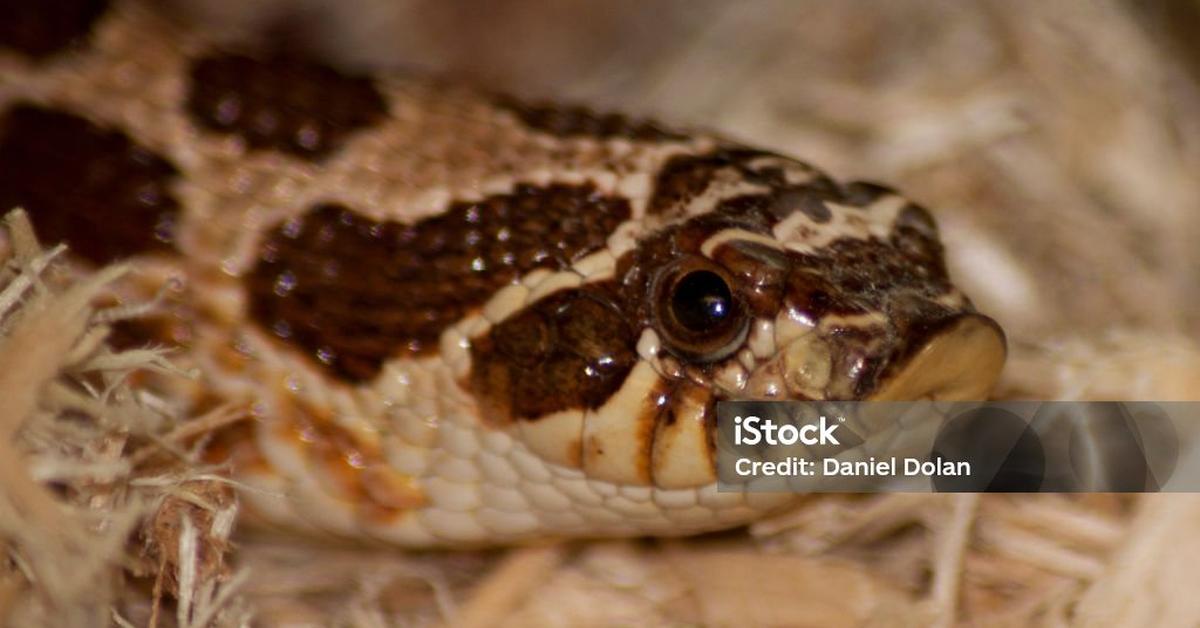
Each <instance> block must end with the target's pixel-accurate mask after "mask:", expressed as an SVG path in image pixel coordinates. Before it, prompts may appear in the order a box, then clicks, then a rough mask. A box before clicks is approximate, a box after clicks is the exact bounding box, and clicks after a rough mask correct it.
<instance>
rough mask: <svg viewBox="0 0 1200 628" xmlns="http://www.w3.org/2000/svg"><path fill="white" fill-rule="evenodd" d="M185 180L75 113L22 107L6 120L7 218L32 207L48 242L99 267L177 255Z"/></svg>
mask: <svg viewBox="0 0 1200 628" xmlns="http://www.w3.org/2000/svg"><path fill="white" fill-rule="evenodd" d="M178 174H179V172H178V170H176V168H175V166H174V164H172V163H171V162H170V161H168V160H167V159H166V158H164V157H163V156H161V155H159V154H157V153H155V152H153V151H151V150H149V149H148V148H146V147H144V146H141V145H139V144H137V143H136V142H134V141H133V140H131V139H130V138H129V136H127V135H126V134H125V133H123V132H121V131H119V130H115V129H110V128H106V127H101V126H98V125H96V124H93V123H92V122H90V121H88V120H86V119H84V118H82V117H80V116H77V115H75V114H73V113H68V112H65V111H59V110H56V109H49V108H46V107H42V106H39V105H32V104H18V105H15V106H13V107H12V108H11V109H9V110H8V111H7V112H6V113H5V114H4V116H3V117H2V118H0V211H7V210H9V209H11V208H13V207H17V206H21V207H24V208H25V209H26V211H28V212H29V215H30V216H31V217H32V219H33V223H34V226H35V227H36V229H37V231H38V235H39V236H40V237H41V238H42V239H43V240H45V241H47V242H64V241H65V242H66V243H67V244H68V245H69V246H70V247H71V250H72V251H73V252H74V253H76V254H77V255H80V256H82V257H83V258H85V259H87V260H89V261H91V262H95V263H97V264H103V263H107V262H110V261H112V260H114V259H118V258H123V257H128V256H131V255H137V254H140V253H148V252H153V251H167V250H171V249H172V248H173V246H172V242H173V240H174V234H175V227H176V222H177V220H178V218H179V211H180V207H179V202H178V201H177V200H176V198H175V196H174V194H173V193H172V191H171V187H172V184H173V182H174V181H175V179H176V177H177V176H178Z"/></svg>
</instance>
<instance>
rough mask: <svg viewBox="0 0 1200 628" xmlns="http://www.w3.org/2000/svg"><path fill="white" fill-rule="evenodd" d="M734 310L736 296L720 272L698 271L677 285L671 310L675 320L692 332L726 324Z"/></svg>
mask: <svg viewBox="0 0 1200 628" xmlns="http://www.w3.org/2000/svg"><path fill="white" fill-rule="evenodd" d="M732 310H733V295H732V294H730V292H729V286H728V284H726V283H725V280H724V279H722V278H721V276H720V275H718V274H716V273H714V272H712V271H708V270H697V271H693V272H691V273H688V274H687V275H686V276H684V278H683V279H680V280H679V283H677V284H675V294H673V295H671V311H672V313H673V314H674V315H675V320H676V321H678V322H679V324H680V325H683V326H684V327H685V328H687V329H688V330H690V331H694V332H703V331H707V330H709V329H712V328H713V327H719V326H721V324H722V323H724V322H725V321H726V320H727V319H728V318H729V317H730V315H732V313H733V312H732Z"/></svg>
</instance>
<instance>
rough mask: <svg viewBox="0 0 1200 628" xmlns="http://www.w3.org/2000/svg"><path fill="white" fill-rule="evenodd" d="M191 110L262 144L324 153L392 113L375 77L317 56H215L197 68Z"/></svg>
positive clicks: (312, 155) (198, 118)
mask: <svg viewBox="0 0 1200 628" xmlns="http://www.w3.org/2000/svg"><path fill="white" fill-rule="evenodd" d="M187 110H188V112H189V113H190V114H191V116H192V119H193V120H194V121H195V123H196V124H197V125H198V126H200V127H201V128H204V129H208V130H210V131H215V132H218V133H225V134H232V135H236V136H238V137H240V138H241V139H242V140H243V141H244V142H245V143H246V145H247V146H248V147H249V148H251V149H255V150H277V151H281V152H285V153H289V154H292V155H297V156H300V157H304V158H307V159H319V158H321V157H324V156H326V155H328V154H330V153H332V152H333V151H335V150H336V149H337V148H339V147H340V146H341V145H342V144H344V143H345V142H346V141H347V139H348V138H349V137H350V136H351V135H353V134H354V133H356V132H359V131H361V130H363V129H366V128H369V127H372V126H375V125H377V124H379V123H381V122H382V121H383V119H384V118H385V117H386V116H387V111H388V109H387V103H386V101H385V100H384V97H383V94H382V93H380V91H379V89H378V88H377V87H376V86H375V84H374V82H372V81H371V79H369V78H366V77H363V76H352V75H348V74H343V73H341V72H339V71H338V70H335V69H333V68H331V67H329V66H326V65H322V64H319V63H314V62H311V61H307V60H303V59H297V58H291V57H285V56H273V57H269V58H265V59H258V58H254V57H250V56H245V55H236V54H229V55H214V56H208V57H203V58H200V59H197V60H196V61H195V62H193V64H192V67H191V72H190V83H189V91H188V96H187Z"/></svg>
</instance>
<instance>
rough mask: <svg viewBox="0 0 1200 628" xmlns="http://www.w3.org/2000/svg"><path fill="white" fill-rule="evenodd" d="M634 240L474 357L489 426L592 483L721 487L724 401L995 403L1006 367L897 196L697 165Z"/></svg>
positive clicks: (750, 157)
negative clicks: (504, 422)
mask: <svg viewBox="0 0 1200 628" xmlns="http://www.w3.org/2000/svg"><path fill="white" fill-rule="evenodd" d="M632 225H633V227H634V228H635V229H633V230H634V231H636V235H635V236H633V237H626V238H624V239H621V238H618V237H616V236H614V237H613V238H610V241H609V248H608V249H607V250H606V251H604V252H602V254H603V255H604V256H609V257H607V258H606V259H611V260H613V263H612V265H611V266H612V267H611V269H607V270H606V272H602V273H598V274H596V275H594V276H595V279H592V278H591V276H587V277H586V278H585V279H584V280H582V281H579V282H570V287H568V288H565V289H560V290H557V291H552V292H549V293H548V294H547V296H544V297H543V298H540V299H536V300H534V301H533V302H532V303H530V304H528V305H527V306H526V307H525V308H524V309H523V310H522V311H521V312H519V313H518V314H516V315H514V316H512V317H510V318H508V319H507V320H505V321H503V322H501V323H500V324H498V325H497V326H495V327H494V328H493V329H492V330H491V333H490V334H489V337H488V338H484V339H482V341H481V342H478V343H476V346H475V350H474V355H473V360H472V364H473V368H474V371H473V380H472V383H473V386H474V388H475V392H476V397H477V398H480V399H482V400H484V403H485V406H487V409H488V410H489V411H490V414H492V415H498V416H502V417H505V418H507V419H510V420H515V421H517V422H519V423H520V425H521V430H522V431H523V433H524V435H525V437H526V442H527V443H528V444H529V445H530V446H531V447H532V448H533V449H534V450H535V451H537V452H538V453H540V454H542V455H543V456H544V457H547V458H549V459H550V460H552V461H554V462H556V463H559V464H564V465H568V466H574V467H580V468H582V469H583V470H584V471H585V473H586V474H587V476H588V477H589V478H599V479H602V480H607V481H610V482H613V483H616V484H643V485H644V484H651V485H654V486H657V487H661V488H687V487H698V486H704V485H705V484H706V483H711V482H712V481H713V478H714V473H713V468H714V458H713V456H714V454H713V445H712V442H713V441H712V438H713V430H714V425H715V414H716V413H715V405H716V402H717V401H720V400H738V399H802V400H806V399H815V400H858V399H891V400H899V399H913V400H916V399H937V400H966V399H982V398H984V397H986V395H987V394H988V392H989V390H990V389H991V387H992V385H993V383H994V382H995V381H996V379H997V378H998V376H999V373H1000V369H1001V367H1002V366H1003V363H1004V359H1005V340H1004V334H1003V332H1002V331H1001V329H1000V327H999V326H998V325H997V324H996V323H995V322H994V321H993V320H992V319H990V318H988V317H987V316H984V315H982V314H980V313H978V312H976V311H975V309H974V307H973V306H972V305H971V302H970V301H969V300H968V299H967V298H966V297H965V296H964V295H963V294H962V293H961V292H960V291H959V290H958V289H957V288H955V287H954V285H953V284H952V283H951V282H950V279H949V276H948V273H947V270H946V266H945V263H944V260H943V249H942V244H941V242H940V240H939V238H938V231H937V227H936V225H935V223H934V221H933V219H932V217H931V216H930V214H929V212H927V211H926V210H925V209H923V208H922V207H920V206H919V205H917V204H915V203H913V202H910V201H908V200H906V199H905V198H903V197H901V196H899V195H897V194H895V193H893V192H892V191H890V190H888V189H887V188H884V187H882V186H878V185H873V184H865V183H851V184H846V185H842V184H838V183H836V182H834V181H833V180H831V179H830V178H828V177H826V176H824V175H822V174H821V173H820V172H818V171H816V170H815V169H813V168H811V167H809V166H807V165H806V164H803V163H801V162H797V161H794V160H790V159H787V158H783V157H779V156H777V155H773V154H769V153H763V152H758V151H750V150H743V149H728V150H720V151H716V152H714V153H710V154H706V155H700V156H695V155H689V156H681V157H676V158H675V159H673V160H672V161H670V162H669V163H667V164H666V165H665V166H664V167H663V169H662V170H661V171H660V174H659V176H658V178H657V180H656V182H655V189H654V192H653V194H652V196H651V197H650V198H649V200H648V201H647V203H646V210H645V214H644V215H643V216H642V217H640V219H637V220H634V221H632ZM593 265H595V264H593V263H592V262H591V261H585V262H582V266H584V267H589V268H590V267H591V266H593ZM600 265H603V264H600ZM582 274H584V275H586V274H587V273H582ZM518 361H520V364H519V365H517V362H518ZM488 404H490V405H488Z"/></svg>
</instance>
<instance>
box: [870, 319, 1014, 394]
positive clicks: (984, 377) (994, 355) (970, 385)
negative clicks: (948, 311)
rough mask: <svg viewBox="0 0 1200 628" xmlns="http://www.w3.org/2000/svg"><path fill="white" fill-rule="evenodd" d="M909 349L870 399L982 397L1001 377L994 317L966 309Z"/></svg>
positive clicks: (1000, 338) (999, 334) (1001, 342)
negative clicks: (912, 348)
mask: <svg viewBox="0 0 1200 628" xmlns="http://www.w3.org/2000/svg"><path fill="white" fill-rule="evenodd" d="M907 353H908V356H907V359H905V360H904V361H903V363H902V364H901V365H900V366H899V367H898V368H893V369H892V373H891V374H890V376H888V377H887V378H886V379H885V380H883V381H881V382H880V384H879V386H878V387H877V388H876V390H875V392H874V393H873V394H872V395H871V399H873V400H879V401H897V400H910V399H932V400H935V401H972V400H982V399H985V398H986V397H987V395H988V393H989V392H990V391H991V389H992V387H993V386H994V385H995V383H996V380H998V379H999V377H1000V372H1001V370H1002V369H1003V367H1004V361H1005V358H1006V356H1007V345H1006V343H1005V337H1004V331H1003V330H1002V329H1001V328H1000V326H999V325H998V324H997V323H996V321H994V320H992V319H991V318H989V317H987V316H984V315H982V314H978V313H974V312H970V313H964V314H960V315H959V316H957V317H955V318H954V319H952V320H951V321H949V322H947V323H944V324H943V325H942V326H940V328H939V329H938V330H937V331H936V332H934V333H932V334H931V335H930V336H929V337H928V338H926V339H924V340H923V341H922V342H920V343H919V347H918V348H916V349H915V350H911V349H910V350H908V351H907Z"/></svg>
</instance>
